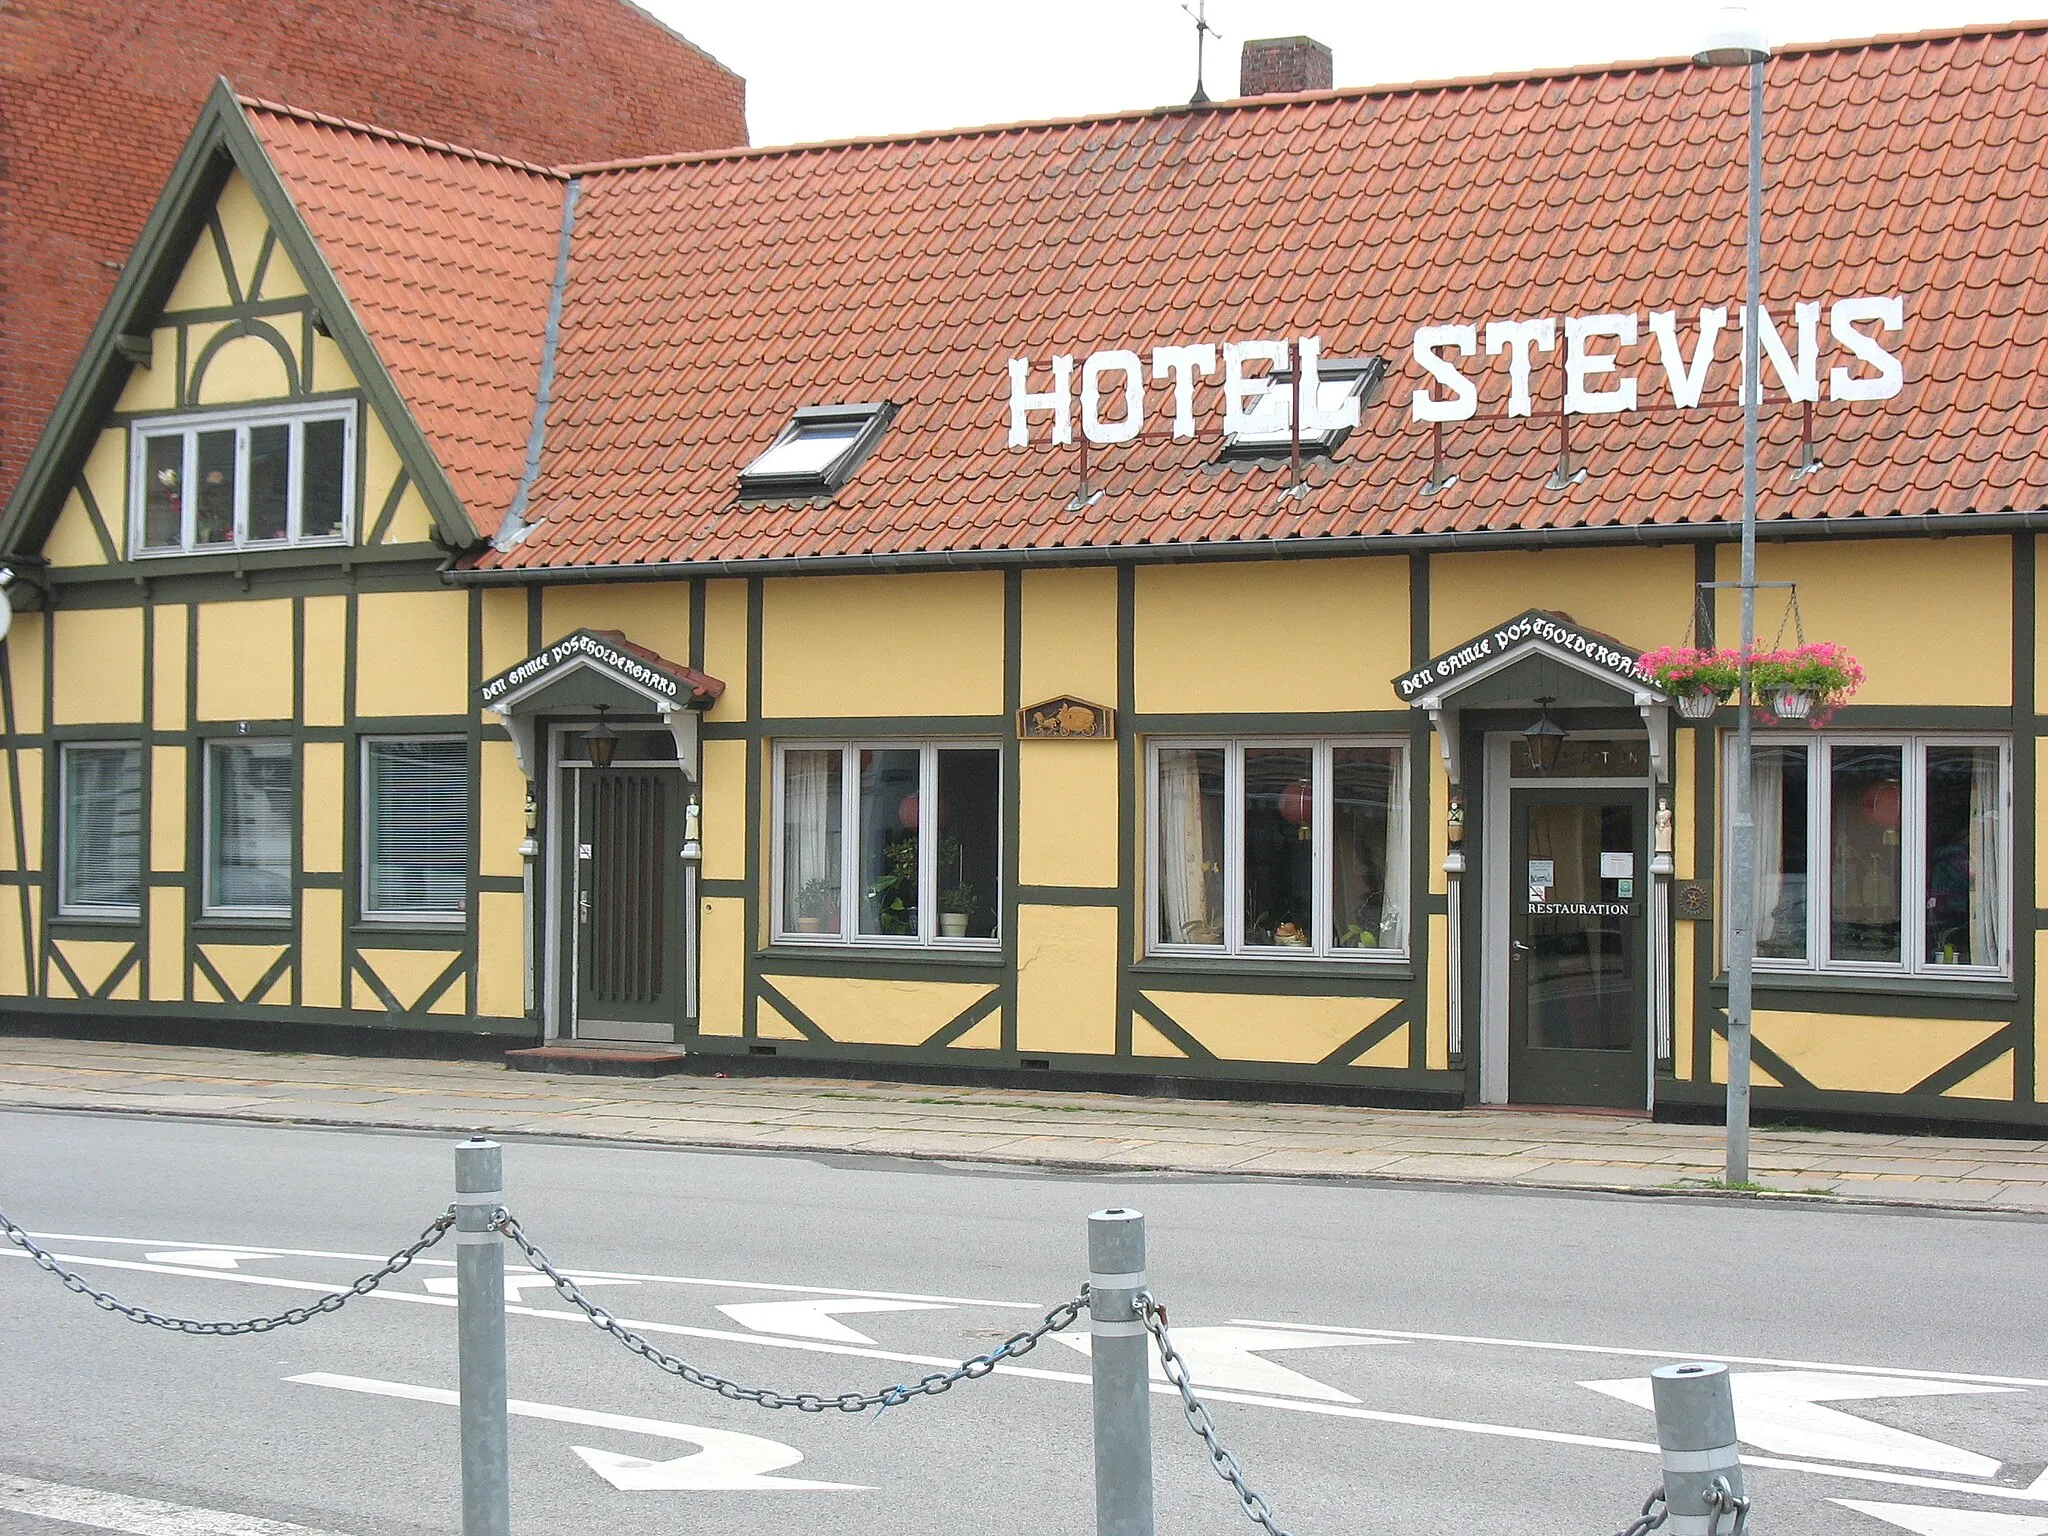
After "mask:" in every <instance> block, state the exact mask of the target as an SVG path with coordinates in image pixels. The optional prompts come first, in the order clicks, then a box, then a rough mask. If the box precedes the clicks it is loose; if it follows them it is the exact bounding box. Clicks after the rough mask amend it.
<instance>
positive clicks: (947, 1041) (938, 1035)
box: [919, 987, 1017, 1051]
mask: <svg viewBox="0 0 2048 1536" xmlns="http://www.w3.org/2000/svg"><path fill="white" fill-rule="evenodd" d="M1005 995H1006V994H1005V993H1004V991H1003V989H1002V988H1001V987H998V988H997V989H996V990H995V991H993V992H991V993H989V994H988V996H986V997H984V998H981V999H980V1000H979V1001H977V1002H972V1003H969V1004H968V1005H967V1006H966V1007H965V1008H963V1009H962V1010H961V1011H960V1012H959V1013H958V1014H957V1015H956V1016H955V1017H954V1018H953V1020H952V1022H951V1023H948V1024H946V1025H944V1026H943V1027H941V1028H939V1029H937V1030H935V1031H933V1033H931V1034H930V1035H928V1036H926V1037H925V1039H924V1040H922V1041H921V1042H919V1043H920V1045H921V1046H922V1047H923V1048H924V1049H926V1050H933V1049H936V1048H938V1047H940V1046H950V1045H952V1043H953V1042H954V1041H955V1040H958V1039H959V1038H960V1037H961V1036H962V1035H964V1034H966V1033H967V1032H968V1031H969V1030H971V1029H973V1028H974V1026H975V1025H977V1024H979V1023H980V1022H981V1021H982V1020H983V1019H985V1018H987V1017H988V1016H989V1015H990V1014H991V1013H993V1012H995V1011H996V1010H997V1009H998V1008H1001V1007H1002V1006H1003V999H1004V997H1005ZM1015 1032H1016V1031H1015V1029H1014V1027H1011V1028H1005V1030H1004V1033H1005V1034H1014V1033H1015ZM1016 1048H1017V1044H1016V1041H1014V1040H1012V1041H1010V1042H1009V1043H1008V1044H999V1045H998V1046H997V1047H996V1049H997V1050H999V1051H1014V1050H1016Z"/></svg>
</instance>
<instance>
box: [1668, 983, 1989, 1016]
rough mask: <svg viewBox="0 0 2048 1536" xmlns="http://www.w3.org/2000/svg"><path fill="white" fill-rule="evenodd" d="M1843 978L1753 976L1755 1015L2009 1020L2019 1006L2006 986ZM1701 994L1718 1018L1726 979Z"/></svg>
mask: <svg viewBox="0 0 2048 1536" xmlns="http://www.w3.org/2000/svg"><path fill="white" fill-rule="evenodd" d="M1842 980H1843V978H1841V977H1834V976H1826V977H1824V976H1814V977H1810V978H1808V977H1801V978H1800V983H1799V984H1798V985H1795V986H1786V985H1783V984H1781V982H1780V980H1779V978H1778V977H1776V976H1773V975H1770V974H1769V973H1767V972H1758V973H1757V978H1756V1008H1757V1011H1758V1012H1759V1013H1762V1012H1772V1013H1781V1012H1782V1013H1835V1014H1841V1015H1843V1016H1845V1017H1849V1018H1905V1019H2010V1018H2012V1017H2013V1016H2014V1014H2015V1012H2016V1011H2017V1009H2018V1003H2019V998H2018V994H2017V993H2016V992H2014V991H2013V989H2012V987H2011V985H2010V983H2007V982H1999V981H1987V982H1980V983H1976V984H1974V985H1973V984H1971V983H1968V982H1953V981H1947V982H1945V981H1931V980H1927V979H1924V978H1921V977H1914V976H1900V977H1896V978H1893V977H1886V978H1882V979H1879V978H1875V977H1873V978H1871V984H1869V985H1867V986H1842V985H1840V984H1839V983H1840V982H1841V981H1842ZM1858 980H1861V978H1858ZM1702 996H1703V997H1704V998H1705V999H1706V1000H1707V1001H1708V1004H1709V1006H1710V1007H1711V1008H1712V1011H1713V1015H1714V1016H1715V1017H1716V1018H1718V1017H1720V1016H1721V1013H1722V1011H1723V1009H1724V1008H1725V1006H1726V1001H1727V997H1728V978H1727V977H1726V976H1716V977H1713V978H1712V979H1711V980H1710V981H1709V982H1708V984H1707V988H1706V990H1705V991H1704V992H1703V993H1702Z"/></svg>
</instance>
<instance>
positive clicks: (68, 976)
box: [43, 929, 92, 998]
mask: <svg viewBox="0 0 2048 1536" xmlns="http://www.w3.org/2000/svg"><path fill="white" fill-rule="evenodd" d="M43 946H44V948H43V955H44V959H43V965H44V970H43V995H44V996H45V997H48V996H49V994H50V981H49V967H50V966H51V965H55V966H56V967H57V970H58V972H59V974H61V975H62V976H63V978H64V984H65V985H66V986H68V987H69V988H71V995H72V996H73V997H76V998H90V997H91V996H92V988H91V987H88V986H87V985H86V984H85V983H84V982H82V981H80V980H79V979H78V972H76V971H74V970H73V969H72V968H71V962H70V961H69V960H67V959H65V958H64V951H63V950H61V949H59V948H58V947H57V944H56V941H55V940H54V939H52V938H51V937H50V936H49V932H48V930H47V929H46V930H45V931H44V934H43Z"/></svg>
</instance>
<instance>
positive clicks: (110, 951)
mask: <svg viewBox="0 0 2048 1536" xmlns="http://www.w3.org/2000/svg"><path fill="white" fill-rule="evenodd" d="M54 945H55V948H56V949H57V952H58V953H59V954H61V955H63V957H64V959H65V962H66V963H67V964H68V965H70V967H71V969H72V972H73V973H74V974H75V975H76V976H77V977H78V981H79V985H80V986H82V987H83V988H84V991H82V992H80V993H78V994H77V995H78V996H80V997H91V996H92V995H93V994H94V993H96V992H98V991H99V989H100V988H101V987H102V986H103V985H105V983H106V980H107V978H108V977H109V976H111V975H113V974H114V967H115V966H117V965H119V964H120V963H121V962H122V961H123V960H126V959H127V958H128V955H129V952H130V951H131V950H133V949H134V948H135V944H134V942H133V941H132V940H130V939H57V940H55V941H54ZM70 991H71V987H70V983H68V982H67V981H65V979H64V973H63V972H62V971H60V970H59V969H58V968H57V967H56V966H54V965H53V966H51V967H50V995H51V996H53V997H63V996H65V995H66V994H68V993H69V992H70Z"/></svg>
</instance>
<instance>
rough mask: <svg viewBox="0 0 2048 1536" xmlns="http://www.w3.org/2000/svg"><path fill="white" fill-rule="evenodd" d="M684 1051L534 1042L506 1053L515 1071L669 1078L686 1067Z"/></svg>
mask: <svg viewBox="0 0 2048 1536" xmlns="http://www.w3.org/2000/svg"><path fill="white" fill-rule="evenodd" d="M685 1060H686V1058H685V1056H684V1054H683V1053H682V1052H681V1051H679V1050H676V1049H675V1048H674V1047H672V1046H663V1045H654V1046H646V1045H609V1044H607V1045H596V1044H591V1043H587V1042H585V1043H572V1044H557V1045H532V1046H526V1047H523V1048H522V1049H520V1050H516V1051H507V1052H506V1053H505V1065H506V1066H507V1067H509V1068H510V1069H511V1070H512V1071H514V1072H563V1073H572V1074H575V1075H577V1076H581V1077H668V1076H670V1075H671V1074H673V1073H677V1072H681V1071H683V1070H684V1065H683V1064H684V1061H685Z"/></svg>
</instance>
